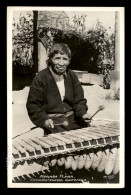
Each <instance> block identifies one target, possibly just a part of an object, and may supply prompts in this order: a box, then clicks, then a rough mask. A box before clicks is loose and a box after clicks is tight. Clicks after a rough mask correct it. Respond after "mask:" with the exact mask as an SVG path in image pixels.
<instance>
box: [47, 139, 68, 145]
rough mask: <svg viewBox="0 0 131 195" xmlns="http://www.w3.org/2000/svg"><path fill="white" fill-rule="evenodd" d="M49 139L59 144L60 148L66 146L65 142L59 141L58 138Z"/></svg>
mask: <svg viewBox="0 0 131 195" xmlns="http://www.w3.org/2000/svg"><path fill="white" fill-rule="evenodd" d="M48 139H49V140H50V141H52V142H54V143H57V144H58V145H59V146H61V145H63V146H64V145H66V143H65V142H63V141H60V140H59V139H57V138H55V137H48Z"/></svg>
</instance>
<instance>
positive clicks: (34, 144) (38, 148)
mask: <svg viewBox="0 0 131 195" xmlns="http://www.w3.org/2000/svg"><path fill="white" fill-rule="evenodd" d="M23 141H24V142H26V143H28V144H29V145H31V146H32V147H33V148H35V149H36V150H41V149H42V148H41V146H40V145H38V144H36V143H35V142H33V141H32V140H31V139H29V138H25V139H23Z"/></svg>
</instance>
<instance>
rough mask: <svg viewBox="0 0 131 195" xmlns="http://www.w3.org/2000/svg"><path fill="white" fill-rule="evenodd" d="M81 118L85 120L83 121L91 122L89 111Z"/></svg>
mask: <svg viewBox="0 0 131 195" xmlns="http://www.w3.org/2000/svg"><path fill="white" fill-rule="evenodd" d="M82 118H83V119H84V120H85V122H91V120H90V118H91V114H89V113H86V114H84V115H83V117H82Z"/></svg>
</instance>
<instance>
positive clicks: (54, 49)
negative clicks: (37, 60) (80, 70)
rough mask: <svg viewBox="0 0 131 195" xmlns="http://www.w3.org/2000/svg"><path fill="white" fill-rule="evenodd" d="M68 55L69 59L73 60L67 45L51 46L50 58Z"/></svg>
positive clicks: (56, 44) (57, 44)
mask: <svg viewBox="0 0 131 195" xmlns="http://www.w3.org/2000/svg"><path fill="white" fill-rule="evenodd" d="M58 53H60V54H66V55H68V57H69V59H70V58H71V50H70V48H69V47H68V45H67V44H65V43H55V44H54V45H52V46H51V48H50V49H49V52H48V57H49V58H53V57H54V55H55V54H58Z"/></svg>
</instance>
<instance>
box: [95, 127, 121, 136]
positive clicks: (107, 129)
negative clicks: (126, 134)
mask: <svg viewBox="0 0 131 195" xmlns="http://www.w3.org/2000/svg"><path fill="white" fill-rule="evenodd" d="M94 129H98V130H99V131H105V132H110V133H111V134H112V133H113V134H115V135H119V133H120V132H119V131H116V130H114V129H109V128H107V127H95V128H94Z"/></svg>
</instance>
